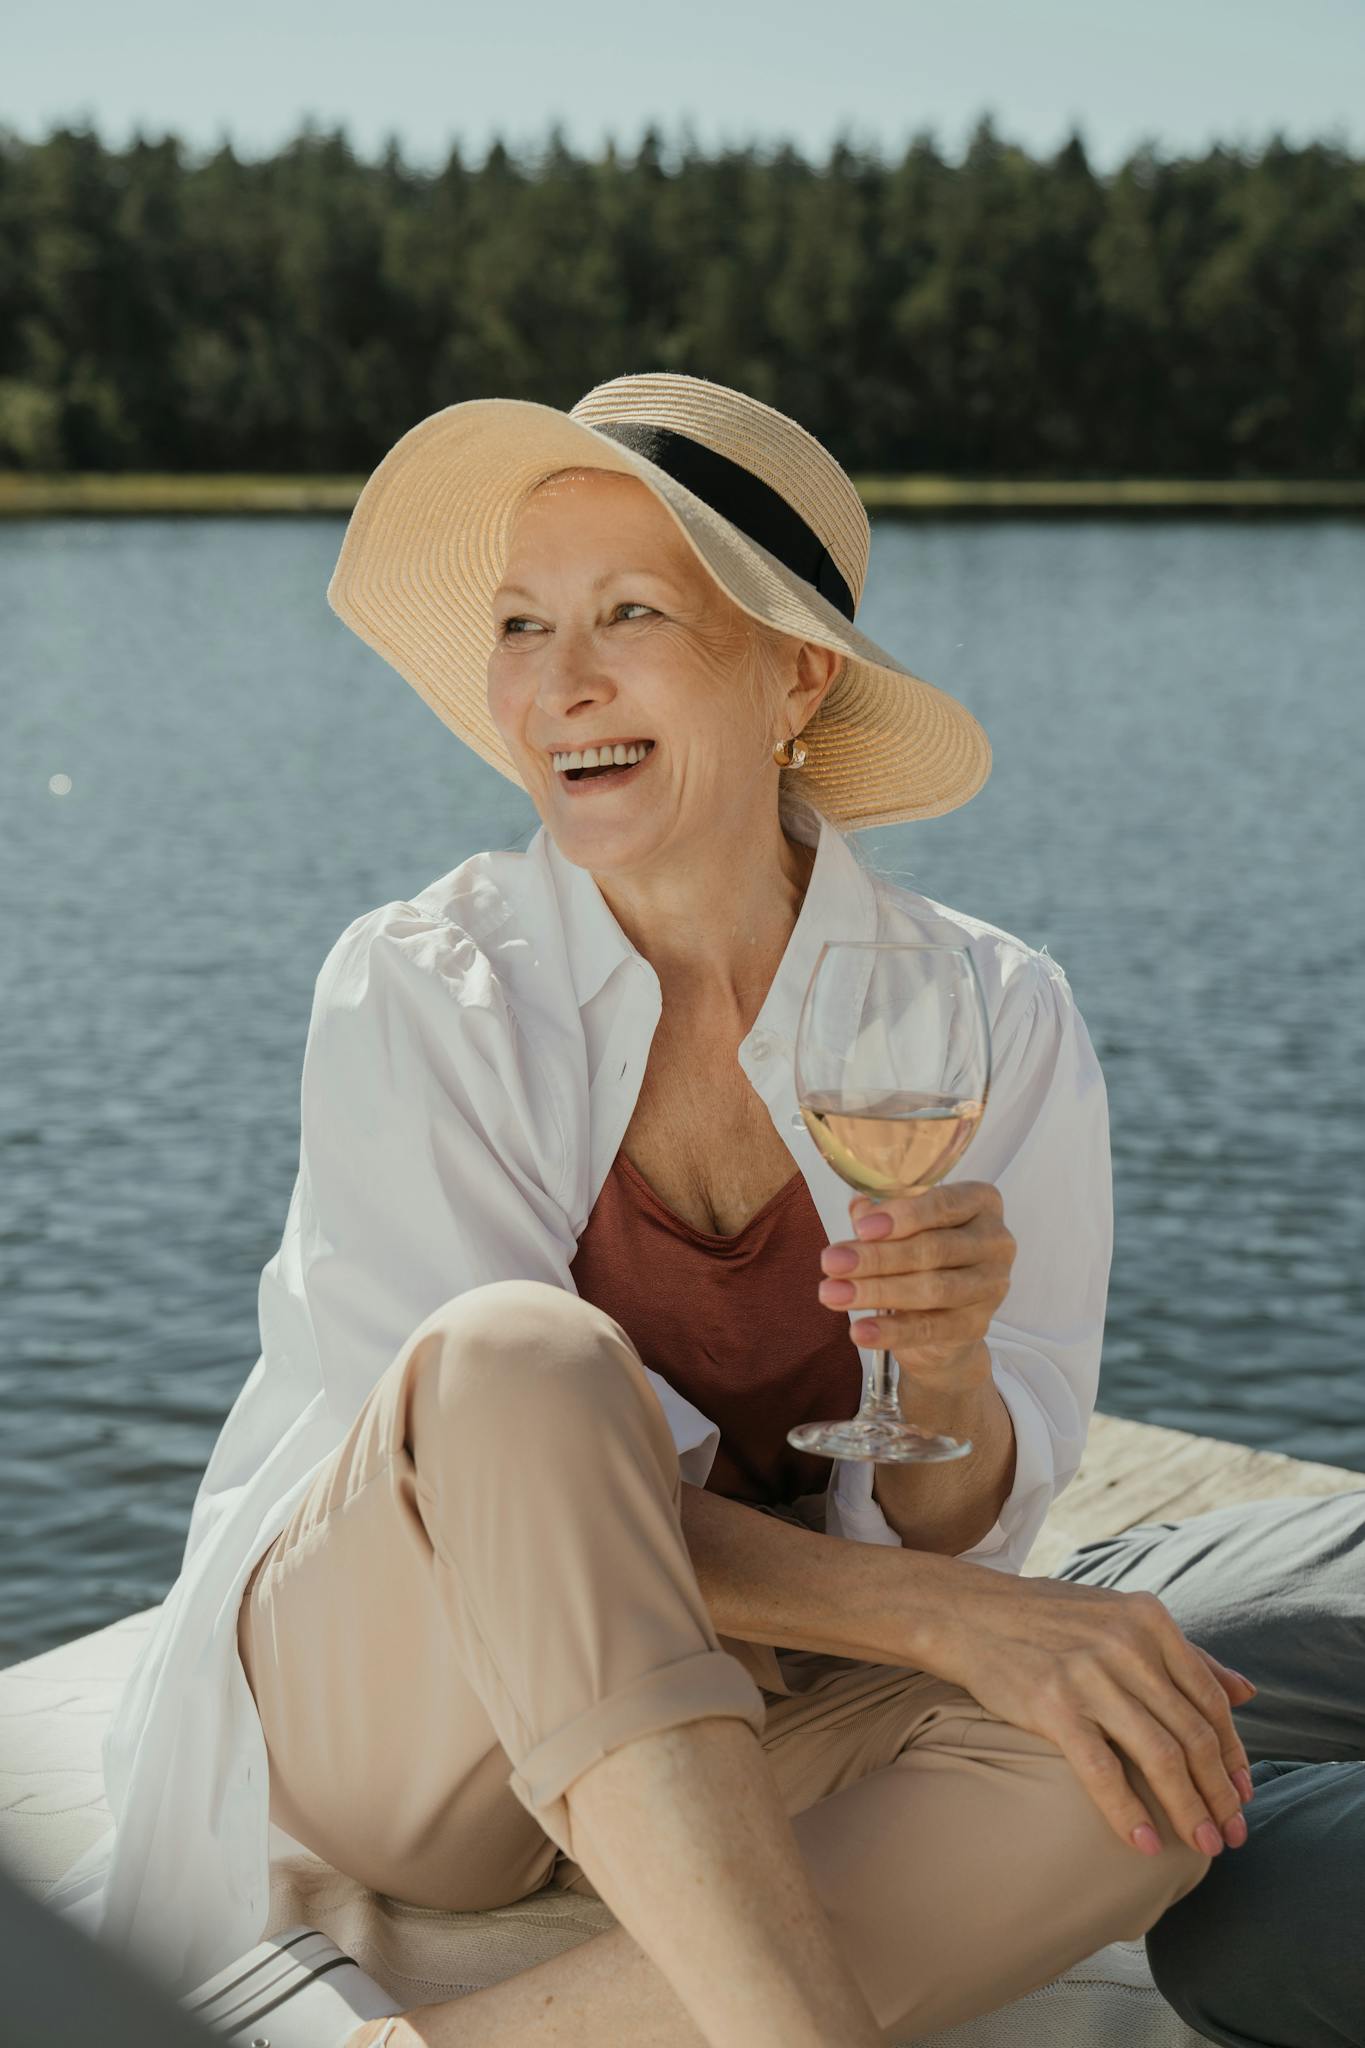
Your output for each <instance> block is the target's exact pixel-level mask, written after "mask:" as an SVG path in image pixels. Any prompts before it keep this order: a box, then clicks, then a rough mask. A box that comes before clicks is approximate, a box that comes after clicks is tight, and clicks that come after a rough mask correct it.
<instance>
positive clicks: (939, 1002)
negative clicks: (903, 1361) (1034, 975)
mask: <svg viewBox="0 0 1365 2048" xmlns="http://www.w3.org/2000/svg"><path fill="white" fill-rule="evenodd" d="M990 1078H991V1031H990V1017H989V1014H988V1012H987V1009H986V998H985V995H984V993H983V991H982V987H981V981H980V977H979V976H978V974H977V971H976V965H975V962H974V961H973V960H972V957H971V955H970V953H968V952H967V951H966V949H965V948H964V947H961V946H946V945H933V944H917V943H911V942H908V941H906V942H877V941H873V940H854V939H837V940H829V941H827V942H826V944H824V945H823V946H822V947H821V949H820V955H819V958H818V959H817V960H816V963H815V968H814V971H813V973H812V974H811V978H810V984H809V986H808V988H807V990H806V996H805V1001H804V1002H803V1004H802V1006H801V1018H800V1022H799V1023H798V1025H797V1032H796V1099H797V1102H798V1103H799V1105H800V1110H801V1121H802V1122H803V1123H804V1124H805V1126H806V1129H807V1130H808V1131H809V1132H810V1134H811V1136H812V1137H813V1138H814V1140H815V1142H816V1144H817V1145H818V1146H819V1148H820V1150H821V1152H822V1153H823V1155H824V1157H825V1158H826V1159H827V1160H828V1161H829V1163H830V1165H831V1166H832V1167H833V1168H834V1171H835V1172H836V1173H837V1174H839V1175H841V1176H842V1178H843V1179H844V1180H846V1181H847V1182H848V1183H849V1185H850V1186H851V1187H855V1188H857V1189H858V1191H859V1192H860V1193H861V1194H865V1195H870V1196H871V1198H872V1200H873V1201H874V1202H880V1201H884V1200H885V1198H886V1197H887V1196H888V1195H896V1194H909V1193H911V1192H912V1191H913V1190H914V1189H916V1188H928V1187H933V1186H934V1184H935V1182H937V1181H940V1180H942V1178H943V1176H944V1175H945V1174H946V1173H947V1172H948V1170H949V1168H950V1167H952V1166H955V1165H956V1163H957V1161H958V1160H959V1159H960V1158H961V1157H962V1155H963V1153H964V1152H965V1151H966V1149H967V1147H968V1145H970V1143H971V1141H972V1138H973V1137H974V1136H975V1134H976V1130H977V1127H978V1125H979V1124H980V1121H981V1116H982V1112H983V1111H984V1109H985V1107H986V1097H987V1095H988V1093H989V1090H990ZM861 1312H862V1313H871V1312H872V1310H871V1309H870V1308H869V1309H867V1310H863V1311H861ZM899 1384H900V1367H899V1365H898V1364H897V1362H896V1359H895V1357H894V1355H893V1354H892V1353H891V1352H890V1351H878V1352H877V1353H876V1354H875V1363H874V1365H873V1369H872V1371H871V1372H870V1373H869V1374H868V1376H867V1383H866V1386H865V1387H864V1389H863V1401H862V1406H861V1407H860V1408H859V1410H858V1413H857V1414H856V1415H853V1416H850V1417H849V1418H848V1419H847V1420H846V1421H843V1422H803V1423H801V1424H800V1425H799V1426H798V1427H797V1428H795V1429H789V1430H788V1431H787V1442H788V1443H789V1444H791V1445H793V1447H794V1448H795V1449H796V1450H798V1451H814V1452H816V1453H818V1454H819V1455H820V1456H823V1457H826V1458H855V1459H862V1460H864V1461H867V1460H870V1461H871V1462H872V1463H874V1464H892V1465H912V1464H927V1463H934V1464H936V1463H940V1462H942V1461H943V1460H945V1459H948V1458H963V1457H965V1456H966V1455H967V1453H968V1452H969V1451H970V1450H971V1448H972V1446H971V1443H970V1442H969V1441H967V1440H965V1439H962V1438H958V1437H952V1436H945V1435H940V1434H937V1433H935V1432H934V1431H931V1430H923V1429H917V1428H916V1427H915V1426H914V1424H913V1423H910V1422H907V1421H905V1420H904V1419H903V1417H902V1415H901V1410H900V1401H899V1397H898V1394H897V1388H898V1386H899Z"/></svg>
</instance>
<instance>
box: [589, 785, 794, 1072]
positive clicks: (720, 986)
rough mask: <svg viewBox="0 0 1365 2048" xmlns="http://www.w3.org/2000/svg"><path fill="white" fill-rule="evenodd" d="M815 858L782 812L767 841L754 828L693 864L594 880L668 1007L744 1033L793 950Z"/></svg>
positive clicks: (712, 846)
mask: <svg viewBox="0 0 1365 2048" xmlns="http://www.w3.org/2000/svg"><path fill="white" fill-rule="evenodd" d="M815 854H816V849H815V847H814V846H808V845H806V844H804V843H803V842H801V841H798V840H794V839H788V838H787V836H786V834H785V833H784V832H783V830H782V828H781V825H780V823H779V821H778V819H777V816H776V814H774V815H773V817H772V820H771V826H770V828H765V831H764V833H763V834H762V836H761V838H760V840H759V842H758V844H757V845H756V844H755V840H754V833H753V830H752V827H750V828H749V829H747V830H746V831H745V832H744V833H743V834H742V835H741V834H735V835H726V834H724V833H721V834H714V835H712V836H710V837H708V840H707V842H706V845H705V847H704V848H697V849H694V850H691V851H689V855H688V858H687V859H686V861H685V862H680V861H678V860H677V859H676V858H674V859H673V860H672V862H671V863H670V865H669V866H668V867H667V868H662V867H661V868H658V869H651V870H647V871H640V870H635V871H632V872H630V873H624V872H621V873H608V874H605V875H595V876H594V879H595V881H596V882H597V885H598V887H599V889H600V890H601V891H602V895H603V897H604V898H605V899H606V902H607V904H608V905H609V907H610V909H611V911H612V914H613V916H614V917H615V919H616V921H617V923H618V924H619V925H620V927H621V929H622V931H623V932H624V933H625V934H626V937H627V938H628V939H629V940H630V942H631V944H632V945H633V946H634V947H635V948H636V949H637V951H639V952H641V953H643V954H644V956H645V958H646V959H647V960H648V961H649V963H650V965H651V966H652V967H653V969H654V971H655V973H656V974H657V975H658V977H659V986H660V989H661V991H662V994H663V1000H664V1007H665V1009H666V1011H668V1012H669V1013H670V1014H671V1015H672V1017H673V1018H674V1019H676V1018H677V1017H678V1016H679V1015H680V1014H682V1015H694V1016H700V1017H703V1018H705V1019H706V1021H707V1024H708V1027H710V1028H713V1029H716V1030H724V1031H727V1032H730V1031H733V1030H734V1029H735V1028H736V1027H737V1028H738V1030H739V1035H740V1036H741V1037H742V1036H743V1035H744V1033H745V1032H746V1031H748V1030H749V1029H750V1028H751V1026H752V1023H753V1020H754V1018H755V1017H756V1016H757V1015H758V1012H759V1010H760V1009H761V1008H762V1006H763V999H764V997H765V996H766V995H767V992H768V989H769V987H770V985H771V983H772V979H773V976H774V974H775V973H776V972H777V969H778V966H779V964H780V962H781V959H782V956H783V954H784V953H785V952H786V950H787V942H788V940H789V939H790V938H791V935H792V929H793V927H794V926H795V924H796V920H797V917H798V916H799V914H800V910H801V905H802V903H803V902H804V900H805V895H806V888H807V885H808V884H809V882H810V877H811V871H812V869H813V868H814V866H815Z"/></svg>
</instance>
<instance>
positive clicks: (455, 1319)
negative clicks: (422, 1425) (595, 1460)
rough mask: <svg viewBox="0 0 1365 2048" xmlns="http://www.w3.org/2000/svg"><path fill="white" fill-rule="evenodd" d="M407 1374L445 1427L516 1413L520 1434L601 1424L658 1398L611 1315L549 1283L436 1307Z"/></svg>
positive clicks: (417, 1337) (412, 1348)
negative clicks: (633, 1404) (622, 1407)
mask: <svg viewBox="0 0 1365 2048" xmlns="http://www.w3.org/2000/svg"><path fill="white" fill-rule="evenodd" d="M409 1354H410V1355H409V1363H408V1369H409V1371H410V1373H411V1375H412V1379H413V1383H414V1387H415V1388H418V1387H420V1389H421V1395H420V1404H419V1405H421V1406H422V1407H425V1408H427V1409H429V1410H434V1411H435V1412H436V1413H437V1414H439V1416H440V1417H441V1418H442V1419H443V1420H444V1421H446V1422H451V1423H453V1422H454V1421H455V1420H456V1419H457V1417H458V1419H459V1420H460V1421H461V1422H462V1423H465V1424H468V1423H470V1422H471V1421H472V1420H473V1419H474V1414H475V1411H476V1410H477V1411H478V1413H479V1414H480V1415H481V1416H483V1417H485V1418H486V1420H487V1423H488V1425H489V1426H490V1427H496V1423H497V1421H498V1419H499V1418H500V1417H501V1416H502V1415H503V1414H504V1413H505V1412H506V1413H510V1412H512V1411H515V1416H516V1421H517V1426H518V1430H519V1432H520V1431H522V1430H524V1429H533V1428H551V1429H560V1428H563V1427H565V1426H566V1425H567V1423H568V1422H569V1420H570V1419H571V1418H572V1417H573V1416H574V1415H575V1414H576V1413H582V1414H591V1415H592V1416H594V1417H596V1418H597V1420H598V1421H599V1423H600V1421H601V1420H602V1419H603V1418H604V1417H606V1416H609V1415H610V1413H611V1411H612V1409H613V1407H615V1406H616V1405H618V1404H622V1403H628V1402H630V1401H632V1400H634V1401H638V1400H639V1398H640V1395H641V1391H642V1390H643V1392H644V1393H645V1395H646V1396H647V1397H650V1398H652V1395H651V1392H650V1389H649V1383H648V1381H647V1379H646V1378H645V1375H644V1370H643V1367H642V1365H641V1363H640V1359H639V1355H638V1353H637V1352H636V1351H635V1348H634V1346H633V1345H632V1344H631V1342H630V1340H629V1339H628V1338H627V1337H626V1335H625V1332H624V1331H623V1330H622V1329H621V1328H620V1325H619V1324H618V1323H616V1322H615V1321H614V1320H613V1318H612V1317H610V1316H609V1315H607V1314H606V1313H605V1312H604V1311H603V1310H602V1309H599V1308H598V1307H597V1306H596V1305H595V1304H594V1303H592V1302H588V1301H584V1300H583V1299H582V1297H581V1296H579V1295H577V1294H573V1293H571V1292H570V1291H569V1289H567V1288H564V1287H555V1286H553V1285H551V1284H550V1283H549V1282H547V1281H543V1280H491V1281H487V1282H485V1283H484V1284H483V1285H482V1286H479V1287H471V1288H467V1289H466V1290H465V1291H464V1292H463V1293H462V1294H457V1295H453V1296H452V1297H451V1298H450V1300H449V1301H444V1302H442V1303H441V1305H440V1307H439V1308H437V1309H435V1310H433V1312H432V1313H431V1315H429V1316H428V1317H427V1319H426V1321H425V1322H424V1323H422V1324H421V1325H420V1326H419V1328H418V1329H417V1330H416V1331H414V1333H413V1336H412V1339H411V1342H410V1344H409Z"/></svg>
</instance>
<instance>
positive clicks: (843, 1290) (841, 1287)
mask: <svg viewBox="0 0 1365 2048" xmlns="http://www.w3.org/2000/svg"><path fill="white" fill-rule="evenodd" d="M816 1293H817V1294H818V1295H819V1297H820V1299H821V1301H823V1302H825V1303H827V1305H828V1306H829V1307H830V1308H842V1307H843V1306H844V1305H845V1304H846V1303H847V1302H850V1301H853V1300H854V1299H855V1298H856V1296H857V1293H858V1290H857V1288H856V1287H855V1286H854V1285H853V1282H852V1281H851V1280H822V1281H821V1282H820V1285H819V1287H818V1288H817V1289H816Z"/></svg>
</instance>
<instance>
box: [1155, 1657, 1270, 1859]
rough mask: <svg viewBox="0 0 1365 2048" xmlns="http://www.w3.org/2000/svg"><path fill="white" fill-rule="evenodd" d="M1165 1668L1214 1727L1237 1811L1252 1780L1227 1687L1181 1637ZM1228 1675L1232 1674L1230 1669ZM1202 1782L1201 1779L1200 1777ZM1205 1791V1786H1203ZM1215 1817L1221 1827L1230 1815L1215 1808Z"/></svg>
mask: <svg viewBox="0 0 1365 2048" xmlns="http://www.w3.org/2000/svg"><path fill="white" fill-rule="evenodd" d="M1167 1669H1168V1670H1169V1671H1170V1673H1171V1676H1172V1678H1173V1679H1174V1680H1175V1683H1176V1684H1177V1685H1178V1686H1179V1687H1180V1690H1181V1691H1182V1692H1183V1693H1184V1695H1185V1697H1186V1698H1187V1699H1188V1700H1189V1701H1190V1704H1191V1708H1192V1709H1193V1710H1194V1711H1195V1712H1197V1713H1198V1715H1199V1717H1200V1719H1201V1720H1202V1721H1203V1722H1204V1723H1205V1725H1206V1726H1207V1727H1209V1728H1211V1729H1212V1730H1213V1733H1214V1736H1215V1739H1216V1740H1217V1743H1218V1749H1219V1759H1220V1762H1221V1765H1222V1769H1223V1771H1224V1772H1225V1774H1226V1776H1227V1778H1228V1780H1229V1782H1230V1783H1231V1785H1232V1789H1233V1791H1234V1793H1235V1794H1236V1797H1237V1804H1238V1811H1240V1810H1241V1807H1242V1806H1243V1805H1244V1804H1245V1802H1246V1800H1247V1799H1248V1798H1249V1797H1250V1794H1249V1792H1248V1791H1247V1790H1246V1789H1245V1787H1246V1786H1249V1785H1250V1783H1251V1763H1250V1759H1249V1758H1248V1756H1247V1753H1246V1746H1245V1744H1244V1743H1243V1741H1242V1738H1241V1736H1240V1735H1239V1734H1238V1733H1237V1725H1236V1723H1235V1722H1234V1720H1233V1718H1232V1702H1231V1700H1230V1698H1229V1695H1228V1693H1227V1691H1226V1690H1225V1689H1224V1687H1223V1686H1221V1685H1220V1684H1219V1683H1218V1680H1217V1679H1216V1678H1215V1676H1214V1674H1213V1672H1212V1671H1211V1670H1210V1668H1209V1660H1208V1659H1207V1658H1206V1657H1204V1656H1201V1655H1200V1653H1199V1651H1198V1649H1197V1647H1196V1645H1195V1644H1194V1643H1191V1642H1190V1641H1188V1639H1186V1640H1184V1641H1182V1644H1181V1646H1180V1651H1179V1653H1178V1654H1176V1655H1174V1656H1168V1657H1167ZM1229 1676H1235V1674H1233V1673H1230V1674H1229ZM1201 1782H1202V1781H1201ZM1204 1789H1205V1793H1206V1795H1207V1792H1208V1787H1207V1785H1205V1787H1204ZM1214 1817H1215V1819H1216V1820H1217V1821H1218V1824H1219V1826H1220V1827H1223V1826H1226V1824H1227V1822H1228V1820H1230V1819H1232V1818H1234V1816H1233V1815H1230V1814H1225V1813H1223V1812H1222V1811H1221V1810H1219V1809H1217V1808H1215V1815H1214Z"/></svg>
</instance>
